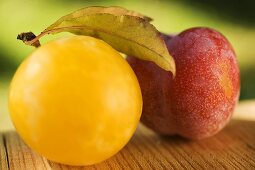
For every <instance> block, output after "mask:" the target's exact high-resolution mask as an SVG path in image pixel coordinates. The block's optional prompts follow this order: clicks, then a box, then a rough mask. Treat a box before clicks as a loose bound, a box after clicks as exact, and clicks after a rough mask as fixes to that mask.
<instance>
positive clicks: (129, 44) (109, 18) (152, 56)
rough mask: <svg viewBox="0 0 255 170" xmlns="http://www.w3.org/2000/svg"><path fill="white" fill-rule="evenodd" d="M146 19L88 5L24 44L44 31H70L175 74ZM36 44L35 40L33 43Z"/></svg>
mask: <svg viewBox="0 0 255 170" xmlns="http://www.w3.org/2000/svg"><path fill="white" fill-rule="evenodd" d="M149 21H150V19H149V18H148V17H145V16H143V15H141V14H139V13H136V12H133V11H129V10H126V9H123V8H120V7H89V8H83V9H80V10H78V11H75V12H73V13H71V14H68V15H66V16H63V17H62V18H60V19H59V20H57V21H56V22H55V23H53V24H52V25H51V26H49V27H48V28H47V29H45V30H44V31H43V32H42V33H41V34H40V35H38V36H37V37H36V38H34V39H33V40H31V41H24V40H23V41H24V42H25V43H26V44H29V45H34V44H33V43H35V42H38V40H39V38H41V37H42V36H44V35H45V34H56V33H59V32H71V33H74V34H77V35H88V36H92V37H96V38H99V39H102V40H104V41H105V42H107V43H108V44H110V45H111V46H112V47H113V48H115V49H116V50H118V51H120V52H122V53H125V54H127V55H130V56H135V57H137V58H140V59H143V60H148V61H153V62H155V63H156V64H157V65H159V66H160V67H161V68H163V69H165V70H168V71H171V72H172V73H173V74H175V63H174V60H173V58H172V57H171V56H170V54H169V52H168V50H167V47H166V44H165V42H164V40H163V39H162V37H161V34H160V32H159V31H158V30H157V29H156V28H155V27H154V26H153V25H152V24H150V22H149ZM37 44H38V43H37Z"/></svg>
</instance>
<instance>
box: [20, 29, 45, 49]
mask: <svg viewBox="0 0 255 170" xmlns="http://www.w3.org/2000/svg"><path fill="white" fill-rule="evenodd" d="M17 39H18V40H22V41H23V42H24V43H25V44H27V45H31V46H34V47H36V48H37V47H40V45H41V44H40V41H39V38H38V36H35V34H34V33H32V32H23V33H20V34H19V35H18V36H17ZM30 42H31V43H30Z"/></svg>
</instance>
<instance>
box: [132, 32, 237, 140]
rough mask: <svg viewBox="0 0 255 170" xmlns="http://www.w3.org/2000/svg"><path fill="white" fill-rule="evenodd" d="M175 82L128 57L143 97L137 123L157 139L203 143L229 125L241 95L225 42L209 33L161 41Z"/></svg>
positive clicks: (233, 58) (148, 64) (230, 50)
mask: <svg viewBox="0 0 255 170" xmlns="http://www.w3.org/2000/svg"><path fill="white" fill-rule="evenodd" d="M163 37H164V40H165V42H166V45H167V48H168V50H169V52H170V54H171V55H172V56H173V58H174V59H175V63H176V76H175V77H173V75H172V74H171V73H170V72H167V71H165V70H163V69H161V68H160V67H158V66H157V65H156V64H154V63H152V62H150V61H143V60H139V59H137V58H134V57H131V56H128V57H127V61H128V62H129V64H130V65H131V67H132V68H133V70H134V71H135V73H136V76H137V78H138V80H139V83H140V86H141V90H142V95H143V103H144V107H143V113H142V117H141V121H142V123H143V124H145V125H146V126H147V127H149V128H151V129H152V130H154V131H155V132H157V133H159V134H161V135H174V134H177V135H180V136H183V137H186V138H189V139H201V138H206V137H209V136H212V135H214V134H216V133H217V132H219V131H220V130H221V129H222V128H223V127H224V126H225V125H226V124H227V123H228V122H229V120H230V118H231V115H232V113H233V110H234V107H235V105H236V103H237V102H238V98H239V93H240V72H239V66H238V63H237V59H236V55H235V52H234V50H233V48H232V46H231V44H230V43H229V42H228V40H227V39H226V38H225V37H224V36H223V35H222V34H221V33H219V32H217V31H215V30H213V29H211V28H203V27H197V28H191V29H187V30H185V31H183V32H181V33H180V34H178V35H176V36H166V35H164V36H163Z"/></svg>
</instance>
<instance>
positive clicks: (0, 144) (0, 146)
mask: <svg viewBox="0 0 255 170" xmlns="http://www.w3.org/2000/svg"><path fill="white" fill-rule="evenodd" d="M0 169H1V170H7V169H9V167H8V161H7V154H6V148H5V141H4V137H3V134H2V133H0Z"/></svg>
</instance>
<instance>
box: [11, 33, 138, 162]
mask: <svg viewBox="0 0 255 170" xmlns="http://www.w3.org/2000/svg"><path fill="white" fill-rule="evenodd" d="M9 111H10V115H11V118H12V121H13V124H14V125H15V127H16V130H17V132H18V133H19V135H20V136H21V137H22V139H23V140H24V141H25V143H26V144H27V145H28V146H30V147H31V148H32V149H34V150H35V151H37V152H38V153H40V154H42V155H43V156H45V157H46V158H48V159H49V160H52V161H55V162H59V163H63V164H69V165H91V164H95V163H98V162H101V161H103V160H106V159H107V158H109V157H111V156H113V155H114V154H116V153H117V152H118V151H119V150H120V149H121V148H123V147H124V146H125V144H126V143H127V142H128V141H129V139H130V138H131V137H132V135H133V133H134V131H135V129H136V127H137V124H138V122H139V119H140V116H141V111H142V96H141V91H140V87H139V84H138V81H137V78H136V76H135V74H134V72H133V70H132V69H131V67H130V66H129V64H128V63H127V62H126V61H125V59H124V58H123V57H122V56H121V55H120V54H119V53H118V52H117V51H116V50H114V49H113V48H112V47H111V46H109V45H108V44H106V43H105V42H103V41H101V40H98V39H95V38H92V37H87V36H73V37H69V38H63V39H59V40H56V41H52V42H50V43H48V44H45V45H43V46H41V47H40V48H38V49H37V50H36V51H35V52H34V53H32V55H30V56H29V57H28V58H27V59H26V60H25V61H24V62H23V63H22V64H21V65H20V67H19V68H18V70H17V72H16V73H15V75H14V78H13V80H12V83H11V87H10V93H9Z"/></svg>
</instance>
